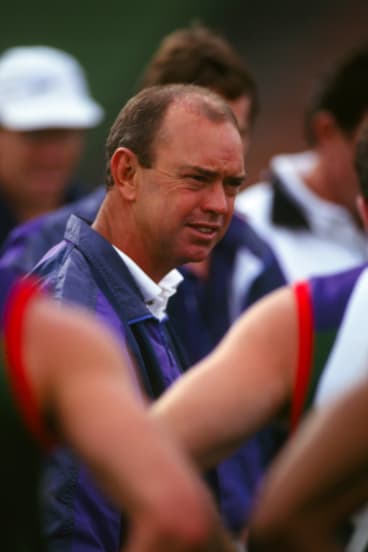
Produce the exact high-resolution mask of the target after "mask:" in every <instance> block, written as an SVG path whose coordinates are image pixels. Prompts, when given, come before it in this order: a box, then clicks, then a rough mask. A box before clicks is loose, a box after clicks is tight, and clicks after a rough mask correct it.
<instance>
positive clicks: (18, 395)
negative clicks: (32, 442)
mask: <svg viewBox="0 0 368 552" xmlns="http://www.w3.org/2000/svg"><path fill="white" fill-rule="evenodd" d="M40 293H41V290H40V287H39V284H38V283H37V281H36V280H35V279H31V278H26V279H23V280H19V281H18V282H17V283H16V284H15V285H14V287H13V289H12V291H11V293H10V297H9V301H8V303H7V308H6V314H5V330H4V336H5V350H6V354H7V358H8V363H7V370H8V377H9V380H10V385H11V388H12V391H13V393H14V398H15V400H16V401H17V403H18V407H19V411H20V414H21V416H22V418H23V421H24V423H25V425H26V427H27V428H28V430H29V431H30V432H31V434H32V435H33V436H34V437H35V438H36V439H37V441H38V442H39V443H40V444H41V446H42V447H43V448H46V449H49V448H50V447H51V446H52V445H53V444H54V442H55V441H54V439H52V438H51V435H50V434H49V433H48V432H47V431H46V429H45V427H44V424H43V420H42V417H41V413H40V409H39V405H38V404H37V400H36V397H35V396H34V394H33V390H32V385H31V383H30V381H29V378H28V374H27V370H26V367H25V362H24V356H23V347H22V345H23V330H24V327H23V326H24V316H25V312H26V309H27V307H28V305H29V302H30V301H31V300H32V299H33V298H34V297H35V296H37V295H40Z"/></svg>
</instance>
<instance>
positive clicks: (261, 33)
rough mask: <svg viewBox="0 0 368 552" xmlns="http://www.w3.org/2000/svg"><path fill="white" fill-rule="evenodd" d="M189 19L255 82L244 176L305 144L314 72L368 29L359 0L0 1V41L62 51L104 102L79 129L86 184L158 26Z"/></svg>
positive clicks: (96, 176) (97, 176) (157, 37)
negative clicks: (226, 48) (228, 47)
mask: <svg viewBox="0 0 368 552" xmlns="http://www.w3.org/2000/svg"><path fill="white" fill-rule="evenodd" d="M196 20H200V21H201V22H202V23H204V24H207V25H209V26H211V27H213V28H215V29H217V30H218V31H220V32H221V33H222V34H223V35H224V36H225V37H227V38H228V39H229V40H230V41H231V42H232V43H233V45H234V46H235V47H236V48H237V49H238V50H239V51H240V53H241V54H242V55H243V57H244V58H245V60H246V61H247V62H248V65H249V66H250V68H251V69H252V71H253V73H254V75H255V78H256V80H257V82H258V84H259V89H260V97H261V115H260V118H259V121H258V123H257V125H256V129H255V134H254V140H253V146H252V150H251V153H250V156H249V160H248V173H249V175H250V182H252V181H254V180H256V179H257V178H258V175H259V173H260V171H261V170H262V169H263V168H264V167H265V166H266V165H267V162H268V159H269V157H270V156H271V155H273V154H274V153H277V152H280V151H295V150H296V149H298V148H300V147H303V146H304V142H303V134H302V113H303V107H304V103H305V101H306V97H307V94H308V89H309V88H310V86H311V85H312V84H313V81H314V79H315V77H316V76H318V74H319V73H320V72H321V71H323V70H325V69H326V67H328V66H329V64H331V63H332V62H334V61H335V60H336V59H338V57H339V56H340V55H342V54H343V53H345V51H348V50H349V49H350V48H351V47H354V46H356V45H359V44H361V42H362V41H363V40H367V39H368V2H367V0H308V1H303V0H279V1H278V2H274V1H273V0H256V1H254V0H253V1H247V0H216V1H215V0H185V1H181V2H177V1H175V0H171V1H170V0H156V1H154V2H153V1H152V2H151V1H149V0H136V1H130V2H126V1H124V0H120V1H117V0H110V1H108V0H106V1H105V2H101V1H99V2H96V1H93V0H92V1H90V2H87V1H86V0H79V1H78V0H74V1H72V0H63V1H62V2H58V3H52V2H49V1H46V0H34V1H32V2H26V1H25V0H20V1H17V2H14V3H13V4H10V3H7V6H6V7H5V5H4V6H3V9H2V15H1V22H2V30H1V34H0V51H3V50H5V49H6V48H8V47H11V46H16V45H26V44H47V45H51V46H54V47H58V48H61V49H64V50H66V51H68V52H70V53H71V54H73V55H74V56H76V57H77V58H78V60H79V61H80V62H81V64H82V65H83V66H84V68H85V69H86V72H87V76H88V80H89V83H90V87H91V90H92V93H93V95H94V97H95V98H96V99H97V100H98V101H99V102H100V103H101V104H102V105H103V107H104V108H105V112H106V117H105V120H104V122H103V123H102V124H101V125H100V126H99V127H98V128H97V129H94V130H92V131H90V133H89V135H88V142H87V149H86V152H85V156H84V159H83V162H82V165H81V168H80V172H81V176H82V177H83V178H84V179H85V180H86V181H87V182H89V184H90V185H91V186H95V185H96V184H98V183H100V182H101V180H102V175H103V149H104V141H105V137H106V134H107V132H108V129H109V127H110V125H111V123H112V122H113V120H114V118H115V116H116V114H117V112H118V111H119V109H120V108H121V107H122V105H123V103H124V102H125V101H126V100H127V99H128V98H129V97H130V96H131V95H132V94H133V93H134V92H135V89H136V85H137V82H138V79H139V76H140V74H141V72H142V70H143V68H144V66H145V65H146V64H147V63H148V61H149V59H150V56H151V54H152V53H153V51H154V50H155V49H156V48H157V46H158V44H159V42H160V41H161V39H162V38H163V37H164V36H165V35H166V34H167V33H169V32H171V31H173V30H174V29H176V28H178V27H183V26H187V25H188V24H190V23H191V22H193V21H196Z"/></svg>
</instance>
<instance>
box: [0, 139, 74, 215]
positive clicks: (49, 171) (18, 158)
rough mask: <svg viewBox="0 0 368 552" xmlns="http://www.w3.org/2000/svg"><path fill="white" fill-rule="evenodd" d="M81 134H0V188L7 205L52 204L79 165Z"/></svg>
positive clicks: (61, 193) (59, 196)
mask: <svg viewBox="0 0 368 552" xmlns="http://www.w3.org/2000/svg"><path fill="white" fill-rule="evenodd" d="M83 143H84V137H83V132H82V131H80V130H74V129H47V130H37V131H27V132H20V131H12V130H8V129H1V130H0V187H1V189H2V190H4V192H5V194H6V195H7V196H8V197H9V199H10V201H12V200H13V201H15V202H16V203H24V204H28V205H29V206H32V207H34V208H37V205H39V204H40V205H42V204H46V205H47V203H48V202H50V203H53V202H54V201H56V202H57V201H58V200H60V199H61V198H62V196H63V192H64V190H65V188H66V186H67V184H68V182H69V179H70V178H71V176H72V172H73V171H74V169H75V166H76V163H77V162H78V161H79V159H80V156H81V152H82V147H83Z"/></svg>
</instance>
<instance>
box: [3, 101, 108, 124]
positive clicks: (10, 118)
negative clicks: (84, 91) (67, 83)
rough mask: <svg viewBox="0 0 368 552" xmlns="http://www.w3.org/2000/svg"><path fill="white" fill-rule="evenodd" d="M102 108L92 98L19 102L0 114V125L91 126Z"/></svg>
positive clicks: (99, 117)
mask: <svg viewBox="0 0 368 552" xmlns="http://www.w3.org/2000/svg"><path fill="white" fill-rule="evenodd" d="M103 116H104V112H103V109H102V108H101V107H100V106H99V105H98V104H97V103H96V102H94V101H93V100H89V99H84V100H83V101H76V100H75V99H74V98H73V99H70V100H66V99H65V98H63V99H57V98H55V99H53V101H43V102H39V101H35V100H33V101H23V102H19V103H18V104H17V105H15V104H13V105H12V106H8V108H7V109H6V110H5V111H3V112H2V113H1V125H2V126H4V127H6V128H9V129H12V130H23V131H27V130H42V129H45V128H91V127H94V126H96V125H98V123H100V122H101V120H102V118H103Z"/></svg>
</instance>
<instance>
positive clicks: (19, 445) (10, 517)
mask: <svg viewBox="0 0 368 552" xmlns="http://www.w3.org/2000/svg"><path fill="white" fill-rule="evenodd" d="M0 289H1V294H0V324H1V327H0V329H1V331H0V427H1V434H2V439H3V444H2V447H1V454H0V466H1V478H2V483H1V500H2V505H3V507H2V513H1V517H0V519H1V537H0V549H1V550H4V552H7V551H9V552H10V551H15V552H30V551H37V552H38V551H41V550H43V545H42V539H41V537H40V523H39V509H38V501H39V490H38V483H39V474H40V467H41V463H42V460H43V451H42V444H41V443H42V440H43V435H44V430H43V428H42V423H41V419H40V417H39V413H38V409H37V407H36V404H35V402H34V398H33V396H32V391H31V388H30V385H29V382H28V379H27V373H26V371H25V366H24V359H23V355H22V325H23V319H24V312H25V310H26V308H27V305H28V303H29V301H30V300H31V299H32V298H33V297H34V296H35V295H37V294H38V293H39V288H38V285H37V283H35V281H32V280H30V279H24V280H20V281H19V282H17V283H14V277H13V276H12V275H11V274H10V273H8V272H7V271H5V270H4V271H0ZM40 441H41V442H40ZM43 442H44V443H45V444H46V441H45V440H44V441H43Z"/></svg>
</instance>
